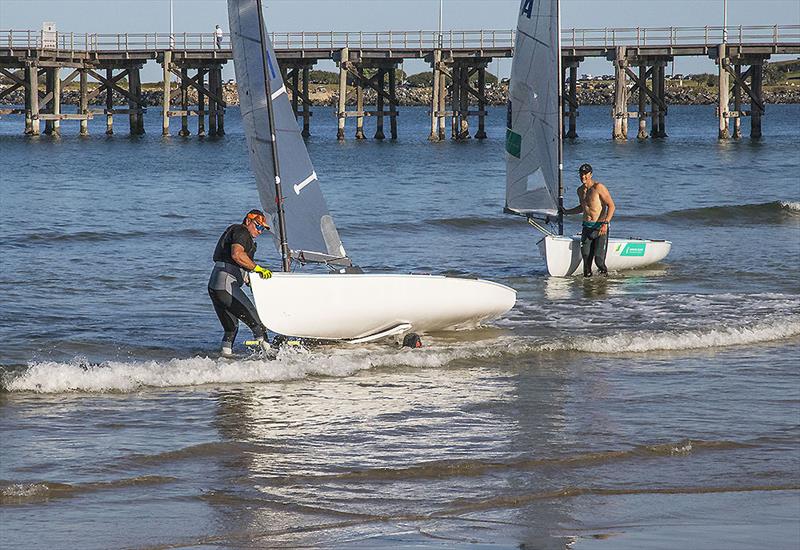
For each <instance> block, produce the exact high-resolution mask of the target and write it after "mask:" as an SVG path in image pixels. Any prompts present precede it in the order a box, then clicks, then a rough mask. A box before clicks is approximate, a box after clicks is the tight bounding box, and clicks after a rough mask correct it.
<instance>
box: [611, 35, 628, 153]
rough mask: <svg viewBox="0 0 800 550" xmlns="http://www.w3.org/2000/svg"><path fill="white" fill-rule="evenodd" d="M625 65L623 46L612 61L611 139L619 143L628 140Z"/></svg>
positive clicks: (617, 50)
mask: <svg viewBox="0 0 800 550" xmlns="http://www.w3.org/2000/svg"><path fill="white" fill-rule="evenodd" d="M625 65H626V60H625V46H619V47H617V48H616V56H615V59H614V77H615V78H614V111H613V117H614V130H613V132H612V134H611V137H612V138H613V139H616V140H621V141H624V140H626V139H628V82H627V75H626V73H625Z"/></svg>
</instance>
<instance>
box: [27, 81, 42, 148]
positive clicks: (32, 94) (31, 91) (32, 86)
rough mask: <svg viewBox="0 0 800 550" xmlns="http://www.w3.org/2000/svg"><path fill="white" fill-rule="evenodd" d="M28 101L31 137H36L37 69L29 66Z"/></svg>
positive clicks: (38, 129)
mask: <svg viewBox="0 0 800 550" xmlns="http://www.w3.org/2000/svg"><path fill="white" fill-rule="evenodd" d="M28 101H29V102H30V106H31V135H32V136H38V135H39V132H40V131H41V124H40V123H39V67H37V66H36V65H31V66H30V68H29V70H28Z"/></svg>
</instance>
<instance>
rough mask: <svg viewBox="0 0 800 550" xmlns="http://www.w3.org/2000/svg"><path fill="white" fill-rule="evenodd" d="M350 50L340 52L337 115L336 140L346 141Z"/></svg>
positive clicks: (345, 49)
mask: <svg viewBox="0 0 800 550" xmlns="http://www.w3.org/2000/svg"><path fill="white" fill-rule="evenodd" d="M349 58H350V50H349V49H348V48H342V49H341V50H340V51H339V110H338V112H337V113H336V116H337V118H338V121H337V122H338V129H337V130H336V139H338V140H339V141H342V140H344V123H345V120H346V119H347V66H348V64H349Z"/></svg>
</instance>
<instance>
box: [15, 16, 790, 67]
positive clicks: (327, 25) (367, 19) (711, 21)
mask: <svg viewBox="0 0 800 550" xmlns="http://www.w3.org/2000/svg"><path fill="white" fill-rule="evenodd" d="M263 1H264V5H265V20H266V23H267V26H268V28H269V30H270V31H275V32H286V31H298V32H299V31H387V30H398V31H403V30H407V31H416V30H436V28H437V26H438V17H439V0H263ZM723 6H724V0H562V2H561V26H562V28H572V27H577V28H598V27H637V26H639V27H669V26H700V27H702V26H705V25H717V26H718V25H722V21H723ZM518 8H519V0H442V13H443V22H442V28H443V29H444V30H451V29H452V30H479V29H486V30H499V29H513V28H514V27H515V26H516V18H517V13H518ZM169 12H170V0H0V31H3V30H9V29H15V30H16V29H20V30H22V29H24V30H27V29H40V28H41V25H42V22H43V21H53V22H55V23H56V26H57V28H58V30H59V31H63V32H75V33H125V32H129V33H143V32H169ZM727 12H728V25H729V26H735V25H775V24H780V25H800V0H727ZM173 21H174V29H175V32H176V33H180V32H210V31H212V30H213V29H214V25H215V24H220V26H222V28H223V29H224V30H226V31H227V4H226V1H225V0H173ZM150 65H151V66H150V67H148V68H145V70H144V75H143V80H145V81H149V80H158V79H160V71H159V70H158V69H157V67H156V66H155V64H154V63H151V64H150ZM317 68H318V69H323V70H333V69H334V66H333V64H332V63H329V64H325V65H323V64H320V65H318V66H317ZM510 68H511V62H510V60H501V61H499V62H497V61H496V62H493V63H492V65H491V66H490V67H489V70H490V71H491V72H497V71H498V69H499V72H500V73H501V74H500V76H508V73H509V72H510ZM404 69H405V70H406V72H408V73H409V74H413V73H415V72H420V71H424V70H427V65H426V64H425V63H423V62H407V63H406V64H405V65H404ZM674 71H675V72H681V73H692V72H715V66H714V64H713V61H711V60H708V59H701V58H694V59H690V58H678V59H676V61H675V67H674ZM580 72H582V73H583V72H587V73H593V74H608V73H610V72H612V69H611V65H610V63H608V62H606V61H603V60H587V61H586V62H585V63H584V64H582V65H581V69H580ZM232 73H233V66H232V64H229V66H228V67H227V68H226V74H227V76H226V77H227V78H232Z"/></svg>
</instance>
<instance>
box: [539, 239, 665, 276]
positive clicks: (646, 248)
mask: <svg viewBox="0 0 800 550" xmlns="http://www.w3.org/2000/svg"><path fill="white" fill-rule="evenodd" d="M537 244H538V246H539V253H540V254H541V255H542V257H543V258H544V259H545V262H546V263H547V272H548V273H549V274H550V275H552V276H553V277H569V276H572V275H582V274H583V258H582V257H581V238H580V236H579V235H574V236H571V237H569V236H562V235H547V236H546V237H543V238H542V239H541V240H540V241H539V242H538V243H537ZM671 249H672V242H671V241H662V240H655V239H638V238H628V239H618V238H614V237H612V238H610V239H609V242H608V252H607V253H606V267H608V270H609V271H621V270H625V269H637V268H642V267H647V266H649V265H652V264H654V263H657V262H660V261H661V260H663V259H664V258H666V257H667V254H669V252H670V250H671ZM592 267H593V269H595V270H596V266H592Z"/></svg>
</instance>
